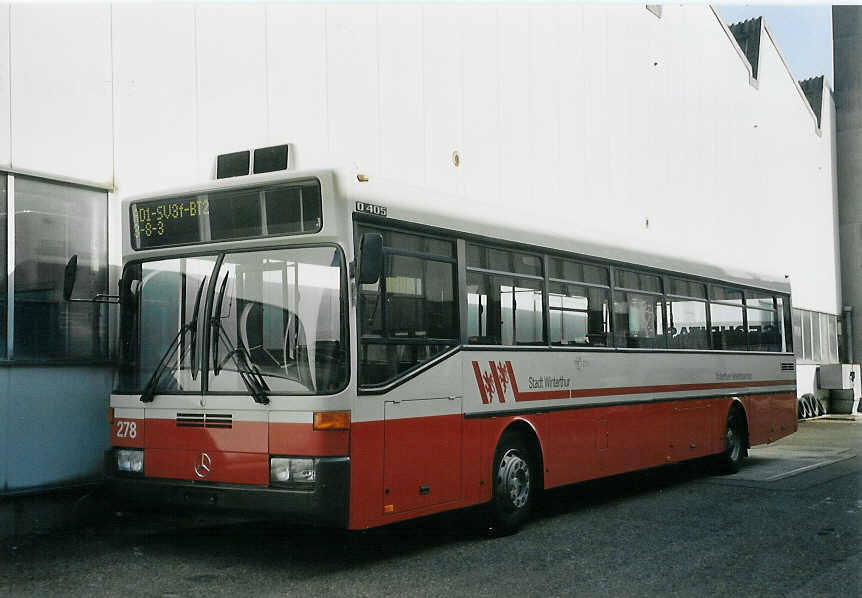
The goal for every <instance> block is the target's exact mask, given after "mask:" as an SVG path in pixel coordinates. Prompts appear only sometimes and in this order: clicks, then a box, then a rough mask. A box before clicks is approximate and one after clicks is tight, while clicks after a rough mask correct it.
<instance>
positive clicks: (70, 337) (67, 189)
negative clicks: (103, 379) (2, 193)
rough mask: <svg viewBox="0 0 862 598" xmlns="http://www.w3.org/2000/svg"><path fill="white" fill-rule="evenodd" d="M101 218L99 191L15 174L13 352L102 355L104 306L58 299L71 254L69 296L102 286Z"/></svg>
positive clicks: (103, 197) (103, 202) (21, 355)
mask: <svg viewBox="0 0 862 598" xmlns="http://www.w3.org/2000/svg"><path fill="white" fill-rule="evenodd" d="M4 203H5V202H4ZM107 218H108V216H107V194H106V193H105V192H104V191H94V190H91V189H85V188H82V187H74V186H71V185H61V184H57V183H52V182H48V181H43V180H40V179H30V178H26V177H16V179H15V261H16V263H15V313H14V317H15V339H14V353H15V354H14V357H15V358H17V359H38V360H46V359H48V360H65V359H105V358H107V351H108V335H107V314H108V310H107V309H106V307H105V305H104V304H97V303H67V302H65V301H63V270H64V267H65V265H66V261H67V259H68V258H69V257H70V256H71V255H73V254H77V255H78V272H77V274H78V276H77V280H76V283H75V292H74V297H76V298H90V297H93V296H94V295H96V294H98V293H107V291H108V250H107V227H106V226H105V223H106V222H107Z"/></svg>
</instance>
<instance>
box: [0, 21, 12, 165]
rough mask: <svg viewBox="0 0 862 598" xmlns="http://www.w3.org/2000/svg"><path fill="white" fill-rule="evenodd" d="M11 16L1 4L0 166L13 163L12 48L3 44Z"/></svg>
mask: <svg viewBox="0 0 862 598" xmlns="http://www.w3.org/2000/svg"><path fill="white" fill-rule="evenodd" d="M9 14H10V6H9V5H8V4H0V164H9V162H11V161H12V131H11V128H10V127H11V124H12V123H11V114H12V108H11V102H12V86H11V82H10V74H11V73H10V70H9V65H10V62H9V49H10V48H9V44H8V43H6V44H4V43H2V40H4V39H5V40H8V39H9Z"/></svg>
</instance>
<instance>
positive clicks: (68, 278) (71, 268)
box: [63, 254, 120, 303]
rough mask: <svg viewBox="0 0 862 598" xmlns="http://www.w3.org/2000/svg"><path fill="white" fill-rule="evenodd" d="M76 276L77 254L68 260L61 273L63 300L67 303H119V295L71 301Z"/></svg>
mask: <svg viewBox="0 0 862 598" xmlns="http://www.w3.org/2000/svg"><path fill="white" fill-rule="evenodd" d="M77 276H78V254H75V255H73V256H72V257H70V258H69V261H68V262H67V263H66V269H65V271H64V272H63V300H64V301H68V302H69V303H119V302H120V296H119V295H105V294H104V293H99V294H97V295H96V296H95V297H93V298H92V299H72V290H73V289H74V288H75V279H76V278H77Z"/></svg>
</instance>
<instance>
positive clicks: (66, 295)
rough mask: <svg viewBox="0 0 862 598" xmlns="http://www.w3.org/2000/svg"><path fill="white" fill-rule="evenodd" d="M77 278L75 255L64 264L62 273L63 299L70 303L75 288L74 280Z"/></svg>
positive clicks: (76, 259)
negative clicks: (64, 267)
mask: <svg viewBox="0 0 862 598" xmlns="http://www.w3.org/2000/svg"><path fill="white" fill-rule="evenodd" d="M77 276H78V254H77V253H76V254H75V255H73V256H72V257H70V258H69V261H68V262H67V263H66V270H65V272H64V273H63V299H64V300H66V301H70V300H71V299H72V289H74V288H75V278H76V277H77Z"/></svg>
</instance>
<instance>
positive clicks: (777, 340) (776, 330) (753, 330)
mask: <svg viewBox="0 0 862 598" xmlns="http://www.w3.org/2000/svg"><path fill="white" fill-rule="evenodd" d="M746 301H748V300H747V299H746ZM746 315H747V316H748V350H749V351H781V330H780V324H779V322H778V317H777V314H776V312H775V311H774V310H771V309H770V310H766V309H754V308H751V307H749V308H748V309H747V310H746Z"/></svg>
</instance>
